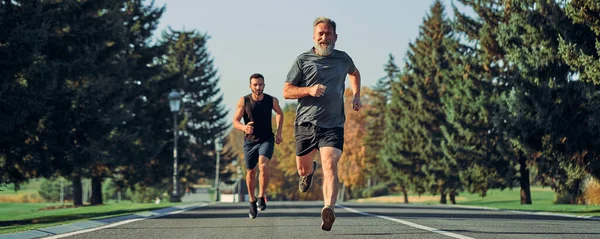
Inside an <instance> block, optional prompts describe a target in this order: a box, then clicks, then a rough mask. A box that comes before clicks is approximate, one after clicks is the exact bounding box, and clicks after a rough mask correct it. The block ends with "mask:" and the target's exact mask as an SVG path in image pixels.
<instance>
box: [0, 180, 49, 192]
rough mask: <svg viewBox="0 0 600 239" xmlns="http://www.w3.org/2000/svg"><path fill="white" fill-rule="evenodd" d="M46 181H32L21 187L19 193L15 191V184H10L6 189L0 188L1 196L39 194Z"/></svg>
mask: <svg viewBox="0 0 600 239" xmlns="http://www.w3.org/2000/svg"><path fill="white" fill-rule="evenodd" d="M44 180H45V179H32V180H29V182H27V183H24V184H22V185H20V188H19V190H18V191H15V185H14V184H8V185H6V186H5V187H2V186H0V194H19V193H21V194H22V193H37V191H38V190H39V189H40V185H41V184H42V182H43V181H44Z"/></svg>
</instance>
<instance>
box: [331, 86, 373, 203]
mask: <svg viewBox="0 0 600 239" xmlns="http://www.w3.org/2000/svg"><path fill="white" fill-rule="evenodd" d="M369 91H370V90H369V89H368V88H366V87H363V88H362V89H361V92H365V93H367V92H369ZM344 101H345V102H344V112H345V114H346V123H345V124H344V150H343V152H342V156H341V157H340V160H339V162H338V177H339V178H340V182H341V183H343V185H344V188H346V189H347V190H348V191H350V193H349V194H350V195H352V191H353V190H358V189H360V188H363V187H364V185H365V184H366V177H367V175H369V173H370V170H369V169H371V168H373V166H372V165H369V163H370V162H368V161H366V158H365V146H364V144H363V142H364V140H365V135H366V134H367V132H366V130H367V128H366V127H365V126H366V113H365V112H366V111H365V110H360V111H354V110H352V90H351V89H349V88H346V90H345V92H344ZM362 103H363V105H364V106H365V108H369V105H370V102H369V101H364V100H363V102H362Z"/></svg>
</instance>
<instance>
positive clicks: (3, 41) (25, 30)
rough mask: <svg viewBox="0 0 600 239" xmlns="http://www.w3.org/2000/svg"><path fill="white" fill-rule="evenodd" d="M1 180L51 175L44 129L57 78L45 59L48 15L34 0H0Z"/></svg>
mask: <svg viewBox="0 0 600 239" xmlns="http://www.w3.org/2000/svg"><path fill="white" fill-rule="evenodd" d="M0 16H1V17H0V29H2V31H0V56H2V57H0V92H2V93H0V112H2V113H1V114H0V145H2V147H0V184H6V183H13V184H15V188H17V189H18V188H19V184H20V183H23V182H26V181H27V180H28V179H29V178H33V177H43V176H50V175H52V173H53V171H52V169H51V167H50V164H49V162H48V161H47V160H44V159H45V157H46V155H45V154H44V153H43V150H42V149H43V143H42V142H41V141H40V139H39V133H38V132H39V131H40V130H43V128H44V127H45V123H44V121H43V120H42V116H43V115H44V114H45V113H46V110H47V109H46V104H47V99H48V96H49V95H50V93H51V92H52V91H53V90H54V83H55V80H56V78H55V77H54V75H53V69H52V68H51V67H49V66H48V65H47V64H46V59H45V58H44V56H43V54H42V47H43V46H44V45H45V44H46V42H47V34H46V33H47V31H48V28H49V24H48V21H49V19H48V15H46V12H45V11H44V10H43V6H42V4H41V3H39V2H35V1H0Z"/></svg>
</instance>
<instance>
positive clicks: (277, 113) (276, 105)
mask: <svg viewBox="0 0 600 239" xmlns="http://www.w3.org/2000/svg"><path fill="white" fill-rule="evenodd" d="M273 110H274V111H275V123H276V124H277V133H278V134H281V131H282V129H283V110H281V107H279V100H278V99H277V98H275V97H273Z"/></svg>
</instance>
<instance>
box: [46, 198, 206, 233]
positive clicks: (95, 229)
mask: <svg viewBox="0 0 600 239" xmlns="http://www.w3.org/2000/svg"><path fill="white" fill-rule="evenodd" d="M209 204H212V203H203V204H201V205H198V206H192V207H189V208H186V209H182V210H177V211H173V212H169V213H165V214H161V215H156V216H150V217H146V218H136V219H128V220H125V221H120V222H116V223H112V224H108V225H104V226H101V227H95V228H90V229H85V230H80V231H74V232H69V233H64V234H58V235H54V236H50V237H44V239H56V238H63V237H70V236H74V235H79V234H82V233H88V232H93V231H98V230H102V229H106V228H111V227H116V226H121V225H125V224H127V223H132V222H137V221H141V220H145V219H150V218H157V217H162V216H166V215H171V214H177V213H182V212H185V211H188V210H192V209H196V208H200V207H204V206H206V205H209Z"/></svg>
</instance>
